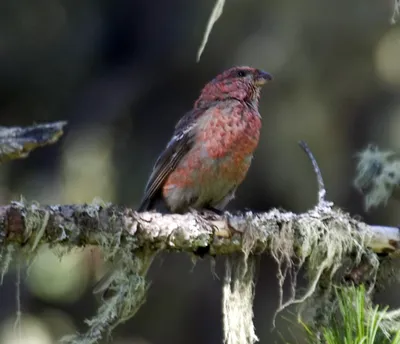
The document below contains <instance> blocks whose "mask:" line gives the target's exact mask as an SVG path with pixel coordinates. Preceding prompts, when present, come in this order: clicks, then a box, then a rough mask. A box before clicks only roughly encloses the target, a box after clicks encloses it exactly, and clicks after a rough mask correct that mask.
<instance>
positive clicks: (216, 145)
mask: <svg viewBox="0 0 400 344" xmlns="http://www.w3.org/2000/svg"><path fill="white" fill-rule="evenodd" d="M270 80H272V77H271V75H270V74H268V73H266V72H263V71H261V70H259V69H255V68H250V67H234V68H231V69H229V70H227V71H225V72H223V73H222V74H220V75H218V76H217V77H216V78H215V79H214V80H212V81H211V82H209V83H208V84H207V85H206V86H205V87H204V88H203V90H202V91H201V94H200V97H199V98H198V99H197V101H196V102H195V104H194V108H193V110H192V111H190V112H188V113H187V114H186V115H185V116H183V117H182V119H181V120H180V121H179V122H178V124H177V125H176V127H175V132H174V135H173V137H172V139H171V140H170V141H169V143H168V145H167V147H166V148H165V150H164V151H163V152H162V154H161V155H160V157H159V158H158V160H157V161H156V163H155V166H154V168H153V172H152V173H151V175H150V178H149V181H148V182H147V185H146V189H145V193H144V197H143V200H142V202H141V204H140V206H139V209H138V211H146V210H151V209H155V208H159V206H160V205H161V206H164V207H163V208H165V207H166V208H167V210H168V211H170V212H177V213H183V212H186V211H188V210H189V209H190V208H193V209H207V210H211V211H214V212H217V213H220V212H221V211H222V210H223V209H224V208H225V206H226V205H227V204H228V202H229V201H230V200H231V199H232V198H233V197H234V194H235V191H236V188H237V187H238V186H239V184H240V183H241V182H242V181H243V179H244V178H245V176H246V173H247V171H248V169H249V167H250V163H251V160H252V158H253V152H254V150H255V149H256V147H257V145H258V140H259V137H260V129H261V116H260V114H259V112H258V101H259V98H260V90H261V87H262V86H263V85H264V84H265V83H266V82H267V81H270ZM113 272H114V270H110V271H109V272H108V273H106V274H105V275H104V276H103V277H102V278H101V279H100V281H99V282H98V283H97V284H96V286H95V288H94V293H100V292H104V294H103V295H106V294H107V293H108V286H109V284H110V283H111V277H112V275H113Z"/></svg>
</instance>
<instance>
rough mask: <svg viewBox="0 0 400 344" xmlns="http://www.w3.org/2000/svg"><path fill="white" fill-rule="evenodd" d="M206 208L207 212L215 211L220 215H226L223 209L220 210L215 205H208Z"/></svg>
mask: <svg viewBox="0 0 400 344" xmlns="http://www.w3.org/2000/svg"><path fill="white" fill-rule="evenodd" d="M204 210H205V211H207V212H210V213H214V214H216V215H219V216H223V215H224V212H223V211H222V210H219V209H217V208H214V207H207V208H205V209H204Z"/></svg>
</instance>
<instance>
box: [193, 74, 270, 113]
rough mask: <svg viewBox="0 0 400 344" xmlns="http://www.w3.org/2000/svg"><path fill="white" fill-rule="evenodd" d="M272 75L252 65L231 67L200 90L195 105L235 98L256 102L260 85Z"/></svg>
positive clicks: (255, 103)
mask: <svg viewBox="0 0 400 344" xmlns="http://www.w3.org/2000/svg"><path fill="white" fill-rule="evenodd" d="M271 80H272V76H271V75H270V74H268V73H266V72H264V71H262V70H260V69H256V68H252V67H246V66H244V67H233V68H230V69H228V70H226V71H225V72H223V73H221V74H219V75H217V76H216V77H215V78H214V79H213V80H211V81H210V82H209V83H208V84H207V85H205V86H204V88H203V90H202V91H201V94H200V97H199V98H198V99H197V101H196V106H197V107H201V106H203V105H207V103H209V102H212V101H217V100H226V99H237V100H240V101H246V102H250V103H254V105H257V104H258V100H259V98H260V90H261V87H262V86H263V85H264V84H266V83H267V82H268V81H271Z"/></svg>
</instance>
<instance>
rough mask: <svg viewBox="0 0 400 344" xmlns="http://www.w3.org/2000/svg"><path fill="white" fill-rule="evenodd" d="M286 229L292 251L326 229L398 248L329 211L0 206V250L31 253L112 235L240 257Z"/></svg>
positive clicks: (398, 238) (389, 235) (388, 233)
mask: <svg viewBox="0 0 400 344" xmlns="http://www.w3.org/2000/svg"><path fill="white" fill-rule="evenodd" d="M207 217H208V218H207ZM288 227H290V228H292V230H293V232H294V233H297V234H296V236H297V237H296V238H294V242H293V243H294V247H293V252H296V251H298V250H300V249H301V248H302V245H303V242H304V240H306V239H305V238H304V236H303V235H304V234H306V233H310V228H312V232H313V233H321V231H322V232H325V231H327V230H328V229H329V230H332V233H333V234H331V235H335V236H338V237H339V236H341V237H342V238H348V239H351V240H352V241H354V244H358V245H362V246H365V247H369V248H371V249H372V250H373V251H374V252H394V251H398V250H399V249H400V232H399V229H398V228H397V227H384V226H371V225H368V224H366V223H364V222H360V221H358V220H356V219H354V218H352V217H351V216H350V215H349V214H347V213H344V212H343V211H341V210H340V209H335V208H331V207H327V208H322V209H320V208H319V209H312V210H310V211H308V212H305V213H302V214H295V213H292V212H285V211H280V210H277V209H272V210H271V211H269V212H265V213H252V212H246V213H239V214H236V215H232V214H229V213H226V215H225V216H222V217H220V216H217V215H215V216H214V215H213V216H212V217H211V216H210V215H206V216H204V215H203V214H201V213H195V212H193V213H188V214H183V215H178V214H167V215H165V214H164V215H163V214H159V213H151V212H147V213H137V212H135V211H133V210H132V209H130V208H124V207H120V206H116V205H99V204H84V205H49V206H40V205H38V204H25V203H23V202H13V203H12V204H11V205H8V206H1V207H0V238H1V244H0V245H2V246H7V245H8V244H10V243H14V244H19V245H23V246H24V247H27V245H30V246H31V247H32V248H33V249H35V248H36V247H37V246H38V244H39V243H47V244H50V245H61V246H68V247H72V246H74V247H78V246H85V245H98V244H100V243H101V242H102V239H101V238H102V237H103V236H110V235H114V236H118V237H120V240H121V241H124V240H125V241H126V240H128V238H129V241H130V242H132V240H133V241H134V243H135V247H136V248H140V247H145V246H146V247H147V246H149V245H150V246H151V247H152V248H153V249H154V250H167V251H178V252H182V251H185V252H195V251H198V250H199V249H200V250H202V251H204V249H206V250H207V251H208V252H209V253H210V254H213V255H220V254H231V253H235V252H241V251H243V249H245V248H246V247H245V246H246V245H248V241H249V240H250V239H251V246H252V250H253V251H254V252H260V253H261V252H265V251H268V250H270V249H271V248H272V247H273V245H274V244H273V243H274V241H275V240H276V238H278V237H280V236H282V233H283V232H285V229H286V228H288ZM307 240H308V239H307ZM315 243H316V244H317V243H318V240H316V242H315Z"/></svg>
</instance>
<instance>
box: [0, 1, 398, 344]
mask: <svg viewBox="0 0 400 344" xmlns="http://www.w3.org/2000/svg"><path fill="white" fill-rule="evenodd" d="M213 4H214V2H213V0H204V1H186V0H169V1H161V0H158V1H157V0H137V1H130V0H113V1H110V0H97V1H94V0H79V1H77V0H69V1H60V0H38V1H35V2H31V1H28V0H3V1H2V2H1V4H0V120H1V125H30V124H32V123H33V122H45V121H58V120H68V122H69V125H68V128H67V130H66V134H65V136H64V137H63V138H62V140H61V141H60V142H59V143H57V144H55V145H54V146H49V147H45V148H43V149H40V150H38V151H35V152H34V153H33V154H31V156H30V157H29V158H28V159H26V160H20V161H14V162H11V163H8V164H6V165H3V166H1V170H0V188H1V192H0V198H1V201H2V203H4V204H6V203H9V202H10V201H11V200H14V199H19V197H20V195H24V197H26V199H28V200H30V201H32V200H36V201H39V202H41V203H43V204H52V203H82V202H91V201H92V200H93V199H94V198H96V197H99V198H101V199H103V200H104V201H107V202H114V203H119V204H124V205H127V206H132V207H136V206H137V205H138V202H139V200H140V198H141V195H142V191H143V188H144V185H145V183H146V180H147V176H148V174H149V172H150V170H151V168H152V165H153V163H154V161H155V159H156V158H157V155H158V154H159V153H160V152H161V150H162V149H163V148H164V146H165V144H166V143H167V141H168V140H169V138H170V136H171V134H172V131H173V127H174V125H175V123H176V121H177V120H178V119H179V118H180V117H181V116H182V115H183V113H184V112H185V111H187V110H189V109H190V108H191V106H192V104H193V102H194V100H195V99H196V97H197V95H198V93H199V90H200V89H201V88H202V86H203V85H204V84H205V83H206V82H207V81H209V80H210V79H211V78H213V77H214V76H215V75H216V74H217V73H219V72H221V71H222V70H224V69H226V68H229V67H231V66H233V65H236V64H237V65H251V66H254V67H257V68H262V69H264V70H266V71H268V72H270V73H272V74H273V75H274V77H275V80H274V82H273V83H271V84H268V85H267V87H265V88H264V90H263V92H262V98H261V104H260V112H261V114H262V117H263V130H262V136H261V142H260V145H259V148H258V150H257V152H256V156H255V159H254V162H253V164H252V167H251V170H250V172H249V174H248V177H247V179H246V180H245V182H244V183H243V184H242V186H241V187H240V188H239V190H238V193H237V197H236V199H235V200H234V202H232V203H231V204H230V206H229V210H240V209H242V210H243V209H246V208H249V209H252V210H256V211H267V210H268V209H270V208H271V207H282V208H285V209H288V210H292V211H298V212H301V211H304V210H306V209H308V208H309V207H312V206H313V204H314V202H315V201H316V181H315V176H314V174H313V172H312V168H311V165H310V162H309V160H308V159H307V158H306V156H305V155H304V153H303V152H302V151H301V150H300V148H299V147H298V145H297V142H298V140H300V139H302V140H305V141H306V142H307V143H308V144H309V146H310V148H311V149H312V151H313V153H314V154H315V156H316V158H317V160H318V162H319V164H320V167H321V170H322V173H323V176H324V178H325V182H326V186H327V190H328V198H329V199H330V200H332V201H334V202H335V203H336V204H337V205H339V206H341V207H343V208H344V209H345V210H346V211H349V212H351V213H352V214H360V215H362V216H365V219H366V220H367V221H369V222H371V223H379V224H386V225H397V224H398V223H399V222H400V213H399V211H398V209H399V208H398V207H399V204H398V203H396V202H395V201H391V202H389V204H388V206H387V207H385V208H379V209H375V210H373V211H372V212H370V213H369V214H365V213H364V212H363V205H362V198H361V196H360V195H359V194H358V193H357V192H355V191H354V190H353V188H352V186H351V184H352V179H353V177H354V167H355V166H354V165H355V161H354V155H355V153H356V152H357V151H359V150H360V149H362V148H364V147H365V146H366V144H367V143H370V142H374V143H377V144H378V145H379V146H380V147H381V148H385V149H387V148H389V149H394V150H399V149H400V97H399V96H400V26H399V25H397V26H396V25H390V18H391V16H392V11H393V4H392V2H391V1H389V0H388V1H378V0H374V1H366V0H353V1H348V0H337V1H330V0H303V1H301V2H300V1H299V2H294V1H290V0H269V1H265V0H247V1H238V0H231V1H227V3H226V6H225V10H224V13H223V15H222V17H221V19H220V20H219V21H218V22H217V24H216V26H215V27H214V29H213V32H212V34H211V37H210V40H209V42H208V45H207V46H206V49H205V51H204V53H203V56H202V58H201V61H200V63H198V64H197V63H196V62H195V57H196V52H197V48H198V46H199V44H200V42H201V39H202V34H203V32H204V29H205V26H206V22H207V19H208V16H209V15H210V12H211V9H212V7H213ZM216 270H217V273H218V275H219V276H220V277H223V259H221V258H219V259H217V269H216ZM22 272H23V275H22V281H21V303H22V312H23V321H22V334H21V337H20V338H19V336H18V333H16V332H15V331H14V320H15V315H16V298H15V288H16V287H15V281H16V277H15V276H16V270H15V267H12V268H11V271H10V273H9V274H8V275H7V276H6V278H5V280H4V283H3V286H2V287H1V289H0V300H1V303H0V305H1V307H0V343H1V344H14V343H24V344H50V343H55V342H56V340H57V339H58V338H59V337H60V336H62V335H64V334H69V333H73V332H75V331H77V330H84V329H85V327H84V325H83V320H84V319H85V318H86V317H89V316H90V315H92V314H94V312H95V309H96V306H97V301H96V300H95V299H94V297H93V295H92V293H91V287H92V285H93V283H94V282H95V280H96V279H97V278H99V277H100V276H101V274H102V273H103V272H104V266H103V263H102V259H101V253H100V252H99V251H98V250H97V249H96V248H87V249H85V250H79V251H76V252H72V253H70V254H68V255H66V256H64V257H63V259H62V260H61V261H60V259H59V258H58V257H57V256H56V255H54V253H52V252H51V251H49V250H47V249H46V248H43V249H42V250H41V254H40V255H39V256H38V258H37V259H36V261H35V262H34V263H33V265H32V266H31V267H30V268H29V269H28V270H26V268H25V267H23V268H22ZM275 274H276V266H275V264H274V262H273V261H272V260H271V259H270V258H269V257H268V256H265V257H262V260H261V265H260V269H259V277H258V282H257V290H256V299H255V307H254V311H255V324H256V330H257V331H256V332H257V334H258V336H259V337H260V343H272V342H274V341H275V340H276V341H277V342H281V339H279V333H282V334H283V335H285V336H286V339H287V341H288V342H290V343H296V342H301V339H300V337H299V336H296V332H297V330H298V329H296V328H295V327H293V325H291V324H290V323H288V322H287V321H285V320H283V319H279V320H278V324H277V329H276V330H275V331H272V332H271V324H272V323H271V319H272V315H273V313H274V310H275V309H276V306H277V300H278V291H277V279H276V277H275ZM150 279H151V280H152V282H153V283H152V287H151V289H150V291H149V294H148V301H147V303H146V304H145V305H144V306H143V307H142V308H141V309H140V311H139V313H138V314H137V316H136V317H135V318H134V319H132V320H131V321H129V322H128V323H126V324H125V325H123V326H121V327H119V328H118V329H117V330H116V332H115V333H114V336H113V343H116V344H127V343H134V344H150V343H151V344H161V343H182V344H184V343H192V344H204V343H216V344H217V343H221V338H222V322H221V281H220V280H218V279H217V278H215V277H213V274H212V272H211V265H210V260H209V259H205V260H203V261H201V262H198V263H197V265H196V266H195V267H193V265H192V262H191V260H190V257H189V256H187V255H183V254H180V255H173V254H169V255H167V254H165V255H162V256H161V257H159V258H158V259H157V260H156V261H155V263H154V265H153V267H152V269H151V271H150ZM398 287H399V286H398V285H397V286H396V285H395V286H392V287H391V288H389V289H387V290H386V291H385V293H384V295H382V294H381V295H380V296H379V298H378V301H379V302H381V303H383V304H386V303H389V304H391V305H393V306H396V305H399V301H398V299H399V298H398V293H397V291H398ZM289 332H294V334H295V335H291V334H289ZM294 336H296V338H294Z"/></svg>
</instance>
